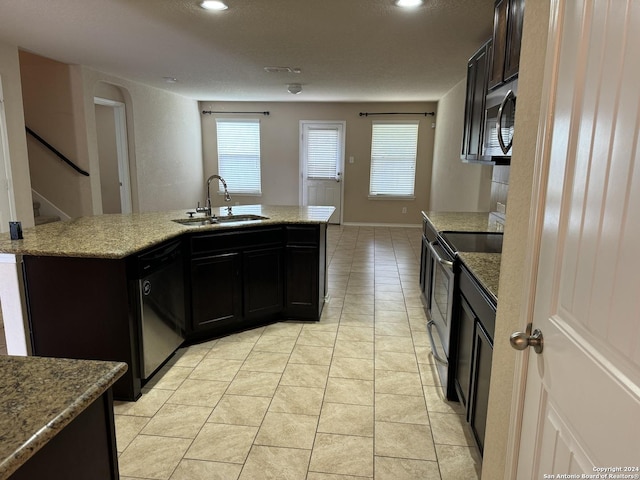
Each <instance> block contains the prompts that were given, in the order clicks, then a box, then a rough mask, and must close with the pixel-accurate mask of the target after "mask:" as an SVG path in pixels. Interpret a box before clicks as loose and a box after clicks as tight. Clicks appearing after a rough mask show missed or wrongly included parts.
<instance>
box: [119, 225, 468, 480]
mask: <svg viewBox="0 0 640 480" xmlns="http://www.w3.org/2000/svg"><path fill="white" fill-rule="evenodd" d="M419 248H420V230H419V229H417V228H378V227H376V228H373V227H370V228H365V227H333V226H332V227H330V228H329V232H328V259H327V260H328V262H329V278H328V282H329V294H330V301H329V302H328V303H327V304H326V305H325V309H324V312H323V315H322V319H321V321H320V322H319V323H302V322H299V323H298V322H294V321H291V322H282V323H277V324H273V325H269V326H267V327H262V328H257V329H254V330H250V331H246V332H243V333H238V334H235V335H231V336H228V337H225V338H220V339H217V340H212V341H210V342H207V343H203V344H199V345H194V346H190V347H188V348H183V349H181V350H179V352H178V353H177V354H176V355H175V356H174V358H172V359H171V361H170V362H169V364H168V365H167V366H165V367H164V368H163V369H162V370H161V371H160V372H159V374H157V375H156V376H155V377H154V378H153V379H152V381H151V382H150V383H149V384H147V385H146V388H145V389H144V393H143V396H142V397H141V398H140V399H139V400H138V401H137V402H135V403H127V402H116V406H115V413H116V416H115V421H116V435H117V443H118V451H119V463H120V475H121V478H122V479H123V480H127V479H128V480H133V479H171V480H187V479H188V480H199V479H207V480H218V479H219V480H237V479H240V480H247V479H251V480H254V479H277V480H285V479H291V480H296V479H301V480H304V479H306V480H329V479H333V480H339V479H351V480H354V479H362V478H375V479H376V480H386V479H391V480H404V479H407V480H409V479H410V480H415V479H421V480H431V479H433V480H435V479H441V480H449V479H466V480H469V479H476V478H478V477H479V474H478V470H479V465H480V462H479V459H478V455H477V452H476V449H475V447H474V446H473V439H472V437H471V434H470V431H469V430H468V428H467V426H466V424H465V421H464V417H463V416H462V415H461V413H462V412H461V410H460V409H459V406H458V405H457V404H455V403H454V404H449V403H447V402H445V401H444V400H443V399H442V398H441V395H440V393H439V389H438V387H437V383H438V380H437V374H436V373H435V371H434V369H433V365H432V357H431V356H430V349H429V347H428V339H427V336H426V330H425V323H426V320H425V316H424V312H423V309H422V303H421V299H420V292H419V286H418V268H419V251H420V250H419Z"/></svg>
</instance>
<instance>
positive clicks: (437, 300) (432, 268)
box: [421, 228, 502, 400]
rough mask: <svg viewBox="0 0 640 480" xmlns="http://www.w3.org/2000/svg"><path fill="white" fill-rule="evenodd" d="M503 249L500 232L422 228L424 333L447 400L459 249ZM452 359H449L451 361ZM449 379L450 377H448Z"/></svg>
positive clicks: (450, 386) (452, 371) (451, 389)
mask: <svg viewBox="0 0 640 480" xmlns="http://www.w3.org/2000/svg"><path fill="white" fill-rule="evenodd" d="M501 251H502V234H501V233H489V232H441V233H439V234H436V233H435V231H433V230H432V229H428V228H425V230H424V236H423V258H424V262H423V265H422V266H421V275H422V277H421V281H422V282H423V283H424V285H423V292H424V300H425V305H426V311H427V334H428V337H429V341H430V343H431V352H432V354H433V358H434V359H435V365H436V369H437V371H438V376H439V377H440V385H441V387H442V390H443V394H444V395H445V397H446V398H447V399H449V400H457V394H456V391H455V385H454V383H455V382H453V378H454V376H455V368H456V365H454V363H455V362H453V360H451V359H452V358H455V356H456V352H454V351H453V350H454V349H455V348H456V347H455V345H454V342H453V341H452V340H451V339H452V337H453V336H454V335H455V332H454V330H455V329H456V328H457V326H456V325H454V321H455V320H454V318H455V316H456V312H455V311H454V309H455V308H456V306H455V305H454V296H455V295H457V293H456V289H457V288H458V285H457V283H458V278H457V275H458V274H459V271H460V267H459V265H458V263H457V262H459V261H460V260H459V259H458V255H457V253H458V252H485V253H499V252H501ZM450 360H451V361H450ZM449 379H452V381H449Z"/></svg>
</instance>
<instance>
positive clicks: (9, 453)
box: [0, 356, 127, 479]
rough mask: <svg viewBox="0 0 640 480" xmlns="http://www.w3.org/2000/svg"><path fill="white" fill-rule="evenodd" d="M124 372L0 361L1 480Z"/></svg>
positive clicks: (80, 364)
mask: <svg viewBox="0 0 640 480" xmlns="http://www.w3.org/2000/svg"><path fill="white" fill-rule="evenodd" d="M126 369H127V365H126V364H125V363H118V362H99V361H92V360H67V359H59V358H43V357H7V356H0V479H5V478H8V477H9V475H11V474H12V473H13V472H14V471H15V470H17V469H18V468H19V467H20V466H22V465H23V464H24V463H25V462H26V461H27V460H28V459H29V458H31V457H32V456H33V455H34V454H35V452H37V451H38V450H39V449H40V448H42V447H43V446H44V445H45V444H46V443H47V442H49V441H50V440H51V439H52V438H54V437H55V436H56V435H57V434H58V433H59V432H60V431H61V430H62V429H63V428H64V427H65V426H67V425H68V424H69V423H70V422H71V421H72V420H73V419H74V418H76V417H77V416H78V415H79V414H80V413H81V412H82V411H83V410H84V409H85V408H87V407H88V406H89V405H90V404H91V403H92V402H94V401H95V400H96V399H97V398H98V397H99V396H100V395H102V394H103V393H104V392H105V391H106V390H107V389H108V388H109V387H110V386H111V385H112V384H113V383H114V382H115V381H116V380H117V379H118V378H120V376H121V375H122V374H123V373H124V372H125V371H126Z"/></svg>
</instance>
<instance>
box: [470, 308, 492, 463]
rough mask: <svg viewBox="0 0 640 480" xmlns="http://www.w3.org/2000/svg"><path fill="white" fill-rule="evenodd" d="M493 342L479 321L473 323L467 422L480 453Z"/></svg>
mask: <svg viewBox="0 0 640 480" xmlns="http://www.w3.org/2000/svg"><path fill="white" fill-rule="evenodd" d="M492 359H493V344H492V342H491V340H490V339H489V336H488V335H487V332H485V330H484V328H482V325H481V323H480V321H476V324H475V340H474V351H473V366H472V371H473V379H472V384H471V408H470V410H469V423H470V424H471V430H472V431H473V434H474V436H475V437H476V441H477V442H478V448H479V449H480V454H482V452H483V451H484V435H485V431H486V426H487V409H488V407H489V383H490V381H491V361H492Z"/></svg>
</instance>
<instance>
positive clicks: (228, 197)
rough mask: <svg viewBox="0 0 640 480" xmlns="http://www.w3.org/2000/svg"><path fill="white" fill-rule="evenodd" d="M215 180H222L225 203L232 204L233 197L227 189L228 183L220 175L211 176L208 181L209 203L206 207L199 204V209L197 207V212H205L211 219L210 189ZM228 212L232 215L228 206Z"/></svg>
mask: <svg viewBox="0 0 640 480" xmlns="http://www.w3.org/2000/svg"><path fill="white" fill-rule="evenodd" d="M214 178H217V179H218V180H220V182H222V186H223V188H224V201H225V202H230V201H231V195H229V190H228V189H227V182H225V181H224V178H222V177H221V176H220V175H211V176H210V177H209V178H208V179H207V203H206V206H205V207H201V206H200V205H199V204H198V207H196V211H197V212H205V213H206V214H207V215H208V216H209V217H210V216H211V193H210V191H209V187H210V185H211V180H213V179H214ZM227 211H228V212H229V213H231V206H230V205H228V206H227Z"/></svg>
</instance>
